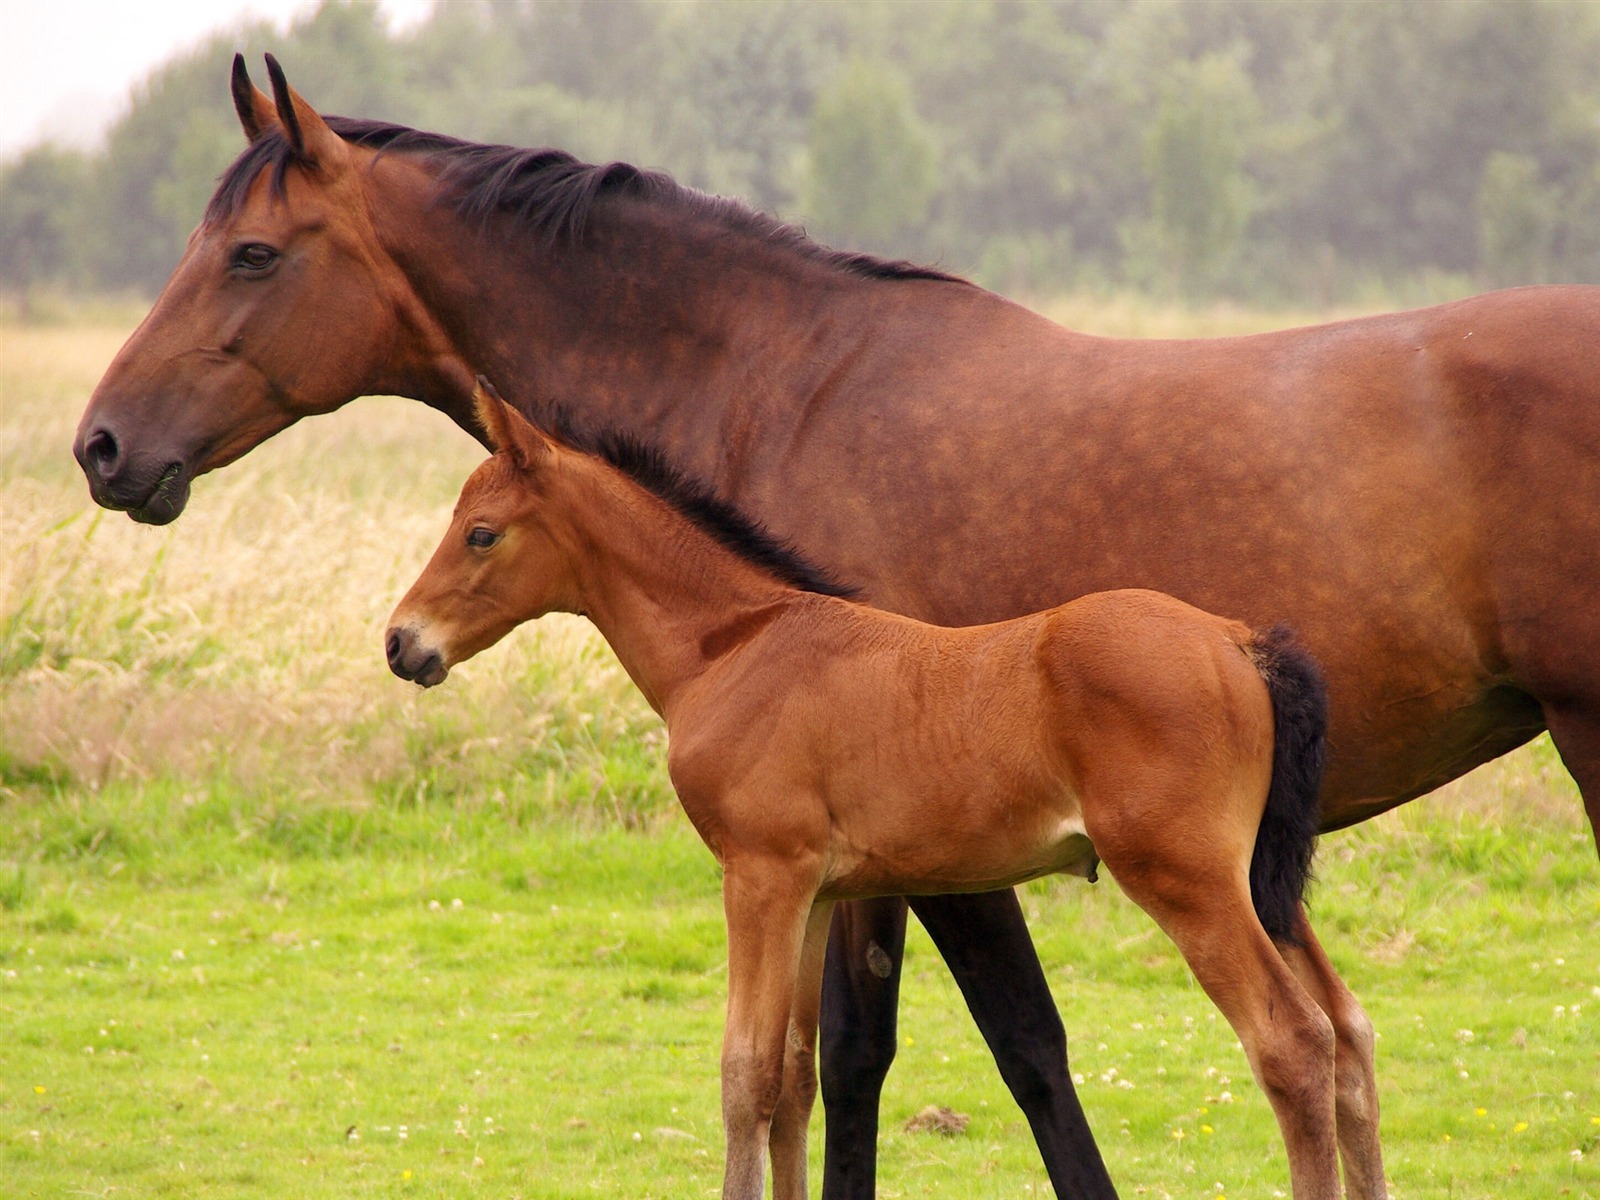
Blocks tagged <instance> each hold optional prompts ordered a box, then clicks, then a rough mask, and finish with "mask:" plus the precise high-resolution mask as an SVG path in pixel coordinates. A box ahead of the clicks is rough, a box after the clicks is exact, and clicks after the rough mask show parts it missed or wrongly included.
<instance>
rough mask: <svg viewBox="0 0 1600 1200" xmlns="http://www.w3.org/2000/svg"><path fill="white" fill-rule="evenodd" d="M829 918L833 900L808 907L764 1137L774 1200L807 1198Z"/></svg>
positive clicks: (831, 914) (831, 916)
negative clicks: (779, 1075) (779, 1082)
mask: <svg viewBox="0 0 1600 1200" xmlns="http://www.w3.org/2000/svg"><path fill="white" fill-rule="evenodd" d="M832 919H833V903H832V902H831V901H826V902H823V903H819V904H814V905H812V906H811V915H810V917H809V918H808V919H807V921H806V936H805V943H804V945H803V946H802V947H801V950H800V974H799V977H798V979H797V981H796V985H795V991H794V1001H793V1006H792V1008H791V1010H790V1013H789V1030H788V1035H787V1037H786V1038H785V1039H784V1041H785V1046H784V1060H783V1093H782V1095H781V1096H780V1097H779V1098H778V1108H777V1111H776V1112H774V1113H773V1115H772V1131H771V1133H770V1134H769V1135H768V1138H767V1144H768V1146H769V1147H770V1148H771V1151H772V1195H773V1198H774V1200H805V1196H806V1127H807V1126H808V1125H809V1124H810V1123H811V1109H812V1106H813V1105H814V1104H815V1102H816V1098H817V1017H818V1013H819V1011H820V1009H821V1006H822V964H823V959H824V958H825V957H826V955H827V949H828V928H829V925H830V924H831V922H832Z"/></svg>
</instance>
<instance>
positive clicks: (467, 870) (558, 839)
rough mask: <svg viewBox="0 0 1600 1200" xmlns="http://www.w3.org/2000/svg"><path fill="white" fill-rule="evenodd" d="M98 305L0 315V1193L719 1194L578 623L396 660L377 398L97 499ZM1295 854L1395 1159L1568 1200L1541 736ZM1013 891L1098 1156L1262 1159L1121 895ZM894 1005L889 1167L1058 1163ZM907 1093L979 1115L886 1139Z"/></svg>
mask: <svg viewBox="0 0 1600 1200" xmlns="http://www.w3.org/2000/svg"><path fill="white" fill-rule="evenodd" d="M1058 315H1063V316H1064V317H1065V318H1066V319H1068V320H1070V321H1072V323H1074V324H1076V325H1078V326H1080V327H1094V328H1098V329H1099V330H1101V331H1104V332H1139V333H1160V334H1179V333H1185V332H1237V331H1240V330H1242V329H1246V328H1250V327H1252V326H1255V327H1259V326H1262V325H1269V324H1278V323H1283V322H1282V319H1279V318H1264V317H1261V316H1259V315H1257V314H1249V313H1239V312H1231V311H1228V312H1216V313H1210V314H1204V315H1203V316H1202V317H1199V318H1197V317H1195V316H1193V315H1191V314H1183V313H1181V312H1163V311H1153V310H1149V309H1147V308H1144V307H1140V306H1137V305H1117V306H1113V307H1110V308H1106V309H1099V310H1096V309H1092V308H1089V307H1088V306H1082V305H1079V306H1070V305H1063V306H1062V309H1061V312H1060V313H1059V314H1058ZM1097 320H1098V322H1099V323H1098V324H1097V323H1096V322H1097ZM128 328H129V324H128V323H126V322H121V321H104V322H102V323H99V324H94V325H84V324H79V325H64V326H61V327H58V328H50V329H21V328H17V327H15V326H4V325H0V488H3V491H4V502H3V503H0V547H4V555H3V556H0V1021H3V1024H0V1029H3V1030H4V1034H5V1036H3V1037H0V1197H11V1196H19V1197H21V1196H30V1197H31V1196H50V1197H56V1196H72V1195H94V1196H101V1195H110V1196H124V1197H126V1196H136V1197H158V1196H182V1197H200V1198H211V1197H215V1198H218V1200H220V1198H223V1197H227V1198H233V1197H309V1198H315V1200H324V1198H325V1200H332V1198H334V1197H350V1196H368V1195H372V1196H391V1195H392V1196H397V1197H404V1196H440V1197H443V1196H450V1197H456V1196H478V1195H481V1196H492V1197H517V1196H521V1197H579V1196H591V1195H595V1194H612V1195H627V1196H636V1197H685V1196H704V1195H710V1194H714V1192H715V1189H716V1185H717V1181H718V1178H719V1163H720V1155H721V1134H720V1129H719V1126H718V1118H717V1113H718V1101H717V1087H716V1047H717V1044H718V1037H719V1031H720V1026H721V1004H722V994H723V976H722V970H721V963H722V954H723V949H722V936H723V935H722V929H721V910H720V903H719V900H718V895H717V880H716V874H715V870H714V865H713V863H712V862H711V859H710V857H709V855H708V854H706V852H705V851H704V850H703V848H701V847H700V845H699V843H698V842H697V841H696V840H695V838H694V837H693V834H692V833H691V832H690V831H689V830H688V829H687V827H686V824H685V823H684V822H683V821H682V820H681V818H679V817H678V815H677V814H676V810H675V807H674V805H673V802H672V798H671V794H670V790H669V789H668V787H667V785H666V781H665V777H664V773H663V771H662V769H661V748H662V734H661V731H660V728H659V725H658V723H657V722H656V720H655V718H654V717H653V716H652V715H651V714H650V713H649V711H648V710H647V709H646V708H645V706H644V705H643V703H642V702H641V701H639V700H638V698H637V697H636V696H635V695H634V694H633V693H632V692H631V690H630V688H629V686H628V684H627V681H626V678H625V677H624V676H623V675H622V674H621V672H620V670H619V668H618V667H617V666H616V665H615V663H614V662H613V661H612V659H611V658H610V656H609V653H608V652H607V651H606V650H605V649H604V647H603V645H601V644H599V643H598V641H597V639H596V638H595V637H594V636H593V635H592V633H591V632H590V631H589V630H588V628H587V627H586V626H585V625H583V624H582V623H581V622H577V621H573V620H566V619H547V620H546V621H544V622H540V623H539V625H538V626H536V627H532V628H527V629H524V630H522V631H519V633H517V634H515V635H513V636H512V637H511V638H509V639H507V641H506V643H505V644H503V645H502V646H500V647H498V648H496V649H495V650H493V651H491V652H488V653H486V654H484V655H482V656H480V658H478V659H477V660H474V661H473V662H472V663H470V664H468V665H467V666H465V667H463V668H461V669H460V670H459V671H458V672H456V673H454V674H453V676H452V680H451V683H450V684H449V685H447V686H446V687H444V688H442V689H438V690H436V691H432V692H428V693H421V692H418V691H417V690H416V689H413V688H411V687H410V686H409V685H405V684H402V683H400V682H399V681H398V680H395V679H394V678H393V677H391V676H390V675H389V673H388V671H387V669H386V668H385V667H384V664H383V659H382V653H381V646H380V640H381V635H382V626H383V620H384V618H385V616H386V615H387V613H388V611H389V609H390V608H391V606H392V605H393V603H394V601H395V599H396V598H397V597H398V595H399V594H400V591H401V590H402V589H403V587H404V586H405V585H406V584H407V583H409V581H410V579H411V578H412V576H413V575H414V573H415V571H416V570H417V569H418V568H419V567H420V565H421V563H422V562H423V560H424V559H425V558H426V556H427V554H428V553H429V551H430V550H431V548H432V546H433V544H434V541H435V539H436V537H437V535H438V534H439V532H440V531H441V530H442V528H443V526H444V523H445V520H446V517H447V514H448V511H449V506H450V503H451V501H452V500H453V499H454V496H455V493H456V490H457V488H458V487H459V485H460V482H461V480H462V479H463V478H464V477H465V474H466V472H467V471H468V470H469V469H470V467H471V465H472V464H473V463H475V462H476V461H477V460H478V458H479V457H480V454H479V452H478V450H477V449H476V447H475V446H474V445H472V444H471V443H470V442H469V441H468V440H467V439H466V438H465V437H464V436H461V435H458V434H456V433H455V432H454V431H453V430H450V429H448V427H446V426H444V425H442V423H441V422H442V419H441V418H439V417H437V416H436V415H434V414H432V413H429V412H426V411H423V410H422V409H421V408H420V406H417V405H413V404H409V403H406V402H401V401H395V400H371V401H362V402H360V403H358V404H356V405H353V406H351V407H350V408H348V409H346V410H344V411H343V412H341V413H339V414H337V415H335V416H333V417H328V418H322V419H319V420H316V421H312V422H308V423H305V424H304V425H302V426H300V427H297V428H296V429H293V430H291V431H289V432H288V433H287V434H284V435H282V436H280V437H278V438H276V439H274V440H273V441H271V442H269V443H268V444H267V445H266V446H264V447H263V448H261V449H260V450H258V451H256V452H254V453H252V454H251V455H250V456H249V457H247V458H246V459H245V460H243V461H242V462H240V463H239V464H236V465H235V466H233V467H231V468H229V469H228V470H226V471H224V472H221V473H220V474H218V475H215V476H208V477H206V478H204V479H202V480H201V481H200V482H199V483H198V485H197V486H196V488H195V493H194V498H193V501H192V504H191V508H190V511H189V512H188V513H187V514H186V515H185V516H184V517H183V518H182V520H181V521H179V522H178V523H177V524H176V525H174V526H172V527H170V528H167V529H159V530H158V529H148V528H144V527H139V526H135V525H133V524H132V523H131V522H129V521H127V520H126V519H125V518H123V517H120V516H116V515H113V514H103V515H102V514H100V513H99V512H98V510H95V509H94V508H93V507H92V505H90V503H89V501H88V498H87V494H86V491H85V489H84V486H83V484H82V481H81V479H80V478H79V476H78V474H77V469H76V467H75V465H74V464H73V463H72V461H71V457H70V454H69V453H68V450H67V447H68V444H69V442H70V438H71V434H72V430H73V428H74V426H75V424H76V422H77V419H78V416H79V414H80V412H81V411H82V406H83V402H84V400H85V399H86V397H87V395H88V392H89V390H90V389H91V388H92V386H93V383H94V381H95V379H96V378H97V377H98V375H99V373H100V371H101V370H102V369H103V367H104V365H105V363H106V361H108V359H109V358H110V356H111V354H113V353H114V352H115V350H116V347H117V346H118V345H119V344H120V342H121V340H122V338H123V337H124V336H125V334H126V332H127V329H128ZM1319 873H1320V881H1319V883H1318V885H1317V888H1316V891H1315V895H1314V915H1315V918H1316V920H1317V922H1318V925H1319V928H1320V929H1321V931H1322V933H1323V936H1324V940H1325V941H1326V943H1327V944H1328V947H1329V950H1330V952H1331V953H1332V954H1333V956H1334V958H1335V961H1336V963H1337V965H1338V966H1339V968H1340V970H1341V971H1342V972H1343V973H1344V974H1345V977H1346V978H1347V979H1348V980H1349V982H1350V983H1351V985H1352V986H1353V987H1354V988H1355V990H1356V991H1357V993H1358V994H1359V995H1360V996H1361V997H1362V999H1363V1001H1364V1002H1365V1003H1366V1004H1367V1006H1368V1008H1369V1010H1370V1011H1371V1013H1372V1015H1373V1017H1374V1019H1375V1021H1376V1023H1377V1025H1378V1028H1379V1031H1380V1036H1381V1040H1380V1042H1379V1074H1380V1086H1381V1089H1382V1099H1383V1104H1384V1140H1385V1150H1386V1155H1387V1164H1388V1168H1389V1173H1390V1175H1391V1177H1392V1179H1393V1181H1394V1191H1395V1194H1396V1195H1397V1196H1399V1197H1425V1196H1427V1197H1431V1196H1447V1197H1453V1198H1462V1200H1469V1198H1483V1200H1489V1198H1495V1200H1499V1198H1520V1197H1528V1198H1530V1200H1531V1198H1534V1197H1538V1198H1541V1200H1542V1198H1545V1197H1550V1196H1559V1195H1570V1196H1576V1197H1588V1198H1590V1200H1595V1198H1600V946H1597V945H1596V939H1595V936H1594V933H1595V930H1596V928H1597V918H1600V867H1597V866H1596V861H1595V854H1594V847H1593V843H1592V840H1591V839H1590V836H1589V833H1588V830H1587V827H1586V825H1585V824H1584V823H1583V821H1582V816H1581V808H1580V806H1579V804H1578V801H1577V798H1576V794H1575V792H1574V790H1573V788H1572V785H1571V783H1570V781H1569V780H1568V779H1567V777H1566V775H1565V773H1564V772H1563V771H1562V770H1561V768H1560V766H1559V763H1558V762H1557V760H1556V759H1555V756H1554V753H1553V751H1552V750H1551V749H1550V747H1549V745H1548V743H1546V742H1544V741H1543V740H1542V739H1541V741H1539V742H1536V743H1535V744H1533V745H1532V746H1530V747H1528V748H1527V749H1525V750H1524V751H1522V752H1520V753H1518V754H1517V755H1514V756H1511V757H1509V758H1507V759H1504V760H1502V761H1501V762H1499V763H1497V764H1494V765H1493V766H1491V767H1489V768H1486V769H1485V770H1484V771H1481V772H1479V773H1477V774H1476V775H1475V776H1473V777H1471V778H1469V779H1467V780H1465V781H1462V782H1461V783H1459V784H1457V785H1454V786H1453V787H1451V788H1450V789H1447V790H1446V791H1445V792H1444V793H1441V794H1440V795H1437V796H1434V797H1430V798H1428V799H1427V800H1424V801H1422V802H1419V803H1417V804H1414V805H1411V806H1408V807H1407V808H1406V809H1403V810H1401V811H1399V812H1397V813H1395V814H1391V815H1389V816H1387V817H1384V818H1381V819H1379V820H1377V821H1374V822H1371V823H1369V824H1367V825H1365V826H1362V827H1359V828H1357V829H1353V830H1348V831H1345V832H1342V833H1339V834H1336V835H1332V836H1330V837H1328V838H1327V839H1325V841H1324V843H1323V852H1322V855H1321V858H1320V870H1319ZM1025 902H1026V905H1027V908H1028V910H1029V915H1030V920H1031V922H1032V925H1033V928H1034V930H1035V934H1036V937H1037V938H1038V941H1039V945H1040V950H1041V953H1042V955H1043V957H1044V960H1045V962H1046V964H1047V967H1048V970H1049V972H1050V976H1051V979H1052V983H1053V987H1054V991H1055V994H1056V997H1057V999H1058V1001H1059V1003H1060V1005H1061V1008H1062V1012H1063V1016H1064V1018H1065V1020H1066V1024H1067V1028H1068V1032H1069V1035H1070V1037H1071V1039H1072V1066H1073V1069H1074V1071H1075V1072H1077V1073H1078V1074H1079V1075H1080V1076H1081V1079H1082V1085H1081V1086H1082V1093H1083V1098H1084V1103H1085V1107H1086V1108H1087V1110H1088V1112H1089V1116H1090V1119H1091V1122H1092V1123H1093V1125H1094V1127H1095V1129H1096V1131H1097V1133H1098V1135H1099V1137H1100V1139H1101V1143H1102V1146H1103V1148H1104V1150H1105V1153H1106V1156H1107V1159H1108V1161H1109V1163H1110V1165H1111V1170H1112V1174H1113V1176H1114V1178H1115V1179H1116V1180H1117V1182H1118V1184H1119V1186H1120V1188H1121V1190H1122V1193H1123V1194H1124V1195H1125V1196H1152V1197H1159V1196H1171V1197H1195V1198H1200V1200H1207V1198H1213V1197H1218V1196H1224V1197H1233V1198H1234V1200H1238V1198H1239V1197H1256V1196H1272V1195H1275V1194H1281V1193H1284V1192H1286V1191H1287V1169H1286V1167H1285V1165H1284V1163H1283V1158H1282V1151H1281V1147H1280V1145H1279V1142H1278V1138H1277V1134H1276V1131H1275V1127H1274V1125H1273V1122H1272V1120H1271V1116H1270V1113H1269V1111H1268V1109H1267V1106H1266V1104H1265V1102H1264V1100H1263V1099H1262V1097H1261V1095H1260V1093H1259V1092H1258V1091H1257V1089H1256V1088H1255V1087H1254V1085H1253V1083H1252V1082H1251V1080H1250V1078H1249V1071H1248V1068H1247V1066H1246V1064H1245V1062H1244V1058H1243V1055H1242V1054H1241V1053H1240V1052H1239V1050H1238V1049H1237V1047H1236V1044H1235V1041H1234V1039H1233V1037H1232V1034H1231V1032H1230V1031H1229V1030H1228V1029H1227V1028H1226V1026H1225V1025H1224V1024H1223V1023H1222V1022H1221V1020H1220V1019H1219V1018H1217V1017H1216V1016H1215V1014H1214V1010H1213V1009H1212V1008H1211V1007H1210V1005H1209V1003H1208V1002H1207V1001H1206V1000H1205V998H1204V997H1203V996H1202V995H1201V994H1200V993H1199V991H1198V989H1197V988H1196V986H1195V985H1194V983H1193V982H1192V980H1191V979H1190V978H1189V976H1188V973H1187V971H1186V970H1185V969H1184V967H1183V965H1182V963H1181V961H1179V959H1178V958H1177V956H1176V954H1175V953H1174V952H1173V951H1172V949H1171V947H1170V945H1169V944H1167V943H1166V942H1165V940H1164V939H1163V938H1162V937H1161V935H1160V934H1159V933H1158V932H1157V931H1155V929H1154V927H1153V926H1152V925H1151V924H1150V922H1149V921H1148V920H1147V919H1146V918H1145V917H1143V915H1142V914H1140V913H1139V912H1138V911H1137V910H1136V909H1134V908H1133V907H1132V906H1131V905H1130V904H1128V903H1127V902H1126V901H1125V900H1124V899H1123V898H1122V897H1121V895H1120V894H1119V893H1118V892H1117V890H1116V887H1115V885H1114V884H1113V883H1111V882H1110V881H1104V882H1102V883H1100V884H1098V885H1096V886H1094V887H1089V886H1086V885H1084V884H1083V883H1082V882H1080V881H1070V882H1067V881H1046V882H1041V883H1039V884H1035V885H1031V886H1030V887H1029V888H1028V889H1026V892H1025ZM901 1033H902V1040H903V1044H902V1046H901V1048H900V1058H899V1063H898V1065H897V1066H896V1068H895V1071H894V1072H893V1074H892V1075H891V1077H890V1083H889V1088H888V1090H887V1093H886V1095H885V1100H884V1125H883V1151H882V1164H881V1184H882V1186H881V1189H880V1194H882V1195H884V1196H887V1197H893V1196H921V1195H942V1196H951V1197H963V1196H972V1197H992V1196H1029V1195H1042V1194H1047V1193H1048V1191H1049V1189H1048V1185H1047V1183H1046V1181H1045V1179H1044V1174H1043V1171H1042V1169H1041V1168H1040V1167H1039V1165H1038V1158H1037V1154H1036V1152H1035V1151H1034V1149H1033V1146H1032V1143H1031V1141H1030V1139H1029V1137H1028V1134H1027V1130H1026V1127H1025V1125H1024V1123H1023V1121H1022V1119H1021V1115H1020V1113H1018V1111H1017V1110H1016V1108H1015V1106H1014V1105H1013V1104H1012V1102H1011V1101H1010V1099H1009V1097H1008V1096H1007V1095H1006V1093H1005V1091H1004V1089H1003V1087H1002V1086H1001V1085H1000V1083H999V1080H998V1078H997V1076H996V1074H995V1072H994V1070H993V1067H992V1064H991V1063H990V1062H989V1060H988V1059H987V1056H986V1054H985V1052H984V1050H983V1047H982V1044H981V1040H980V1038H979V1036H978V1034H977V1032H976V1030H975V1029H974V1028H973V1026H972V1024H971V1022H970V1020H969V1019H968V1018H967V1016H966V1015H965V1012H964V1010H963V1009H962V1007H961V1003H960V1000H959V997H958V996H957V995H956V992H955V989H954V986H953V984H952V983H951V981H950V979H949V977H948V975H947V974H946V973H945V972H944V970H943V968H942V967H941V965H940V964H939V961H938V958H937V956H936V955H935V954H934V953H933V952H932V950H931V949H930V948H929V946H928V944H927V942H926V940H925V939H924V938H923V937H922V936H921V934H920V932H918V931H915V930H914V931H913V934H912V937H911V941H910V944H909V948H908V956H907V967H906V983H905V990H904V1003H903V1008H902V1014H901ZM926 1105H945V1106H948V1107H950V1108H953V1109H955V1110H957V1111H959V1112H962V1113H965V1114H967V1115H969V1116H970V1117H971V1122H970V1124H969V1125H968V1126H967V1129H966V1131H965V1133H963V1134H961V1135H959V1136H955V1137H944V1136H940V1135H937V1134H931V1133H919V1132H910V1131H908V1130H907V1129H906V1128H905V1125H906V1122H907V1121H908V1120H909V1119H910V1118H911V1117H912V1116H914V1115H915V1114H916V1113H917V1112H918V1111H919V1110H921V1109H922V1108H923V1107H924V1106H926ZM817 1141H818V1145H820V1139H817Z"/></svg>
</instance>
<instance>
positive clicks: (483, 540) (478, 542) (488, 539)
mask: <svg viewBox="0 0 1600 1200" xmlns="http://www.w3.org/2000/svg"><path fill="white" fill-rule="evenodd" d="M499 540H500V535H499V534H498V533H496V532H495V531H494V530H492V529H487V528H485V527H484V526H482V525H479V526H478V527H477V528H475V529H474V530H473V531H472V532H471V533H469V534H467V545H469V546H471V547H472V548H473V549H474V550H487V549H488V548H489V547H490V546H492V545H494V544H495V543H496V542H498V541H499Z"/></svg>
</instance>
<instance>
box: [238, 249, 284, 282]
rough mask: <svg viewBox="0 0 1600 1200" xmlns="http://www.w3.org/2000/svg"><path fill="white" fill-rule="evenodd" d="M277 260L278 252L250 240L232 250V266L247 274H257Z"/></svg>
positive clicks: (269, 267)
mask: <svg viewBox="0 0 1600 1200" xmlns="http://www.w3.org/2000/svg"><path fill="white" fill-rule="evenodd" d="M277 261H278V252H277V251H276V250H274V249H273V248H272V247H271V246H266V245H263V244H262V243H260V242H250V243H248V244H246V245H243V246H240V247H239V248H238V249H237V250H235V251H234V252H233V266H234V268H235V269H236V270H239V271H241V272H243V273H245V274H247V275H259V274H261V273H262V272H264V271H267V270H269V269H271V267H272V264H273V263H275V262H277Z"/></svg>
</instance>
